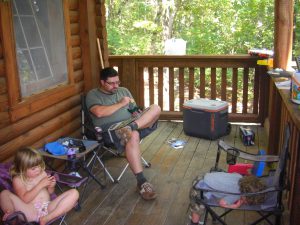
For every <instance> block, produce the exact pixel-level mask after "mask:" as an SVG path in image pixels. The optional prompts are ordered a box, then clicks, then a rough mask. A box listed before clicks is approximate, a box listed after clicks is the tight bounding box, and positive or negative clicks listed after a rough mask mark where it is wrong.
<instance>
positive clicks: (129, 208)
mask: <svg viewBox="0 0 300 225" xmlns="http://www.w3.org/2000/svg"><path fill="white" fill-rule="evenodd" d="M238 128H239V125H233V126H232V131H231V133H230V135H227V136H225V137H222V139H223V140H224V141H226V142H227V143H229V144H231V145H234V146H236V147H238V148H241V149H243V150H246V151H249V152H257V150H258V149H262V148H265V146H266V143H267V141H266V136H265V134H264V131H263V128H262V127H260V126H256V125H253V126H251V128H252V129H253V130H254V131H255V134H256V140H255V146H251V147H246V146H244V145H243V144H242V142H241V140H240V137H239V129H238ZM171 138H178V139H182V140H185V141H187V144H186V145H185V147H184V148H183V149H178V150H175V149H173V148H172V147H170V146H169V145H168V144H167V140H169V139H171ZM141 149H142V154H143V157H144V158H145V159H146V160H147V161H149V162H151V165H152V166H151V168H149V169H145V170H144V173H145V175H146V177H147V178H148V179H149V181H150V182H151V183H152V184H153V185H154V186H155V188H156V190H157V192H158V195H159V196H158V198H157V199H156V200H154V201H148V202H147V201H144V200H143V199H141V198H140V197H139V195H138V193H137V191H136V181H135V178H134V176H133V175H132V173H131V171H130V170H127V171H126V172H125V174H124V177H123V178H122V179H121V180H120V182H119V183H118V184H112V183H111V182H110V181H109V180H108V179H107V187H106V188H105V189H103V190H101V189H100V188H99V186H97V184H96V183H95V182H93V181H90V183H89V185H88V188H87V193H86V194H85V197H84V199H83V202H82V209H81V210H80V211H79V212H76V211H72V212H70V213H69V214H68V217H67V222H68V223H69V224H76V225H79V224H89V225H93V224H95V225H96V224H97V225H101V224H103V225H184V224H186V221H187V220H188V211H187V209H188V204H189V196H188V195H189V189H190V187H191V183H192V180H193V179H194V178H195V177H196V176H197V175H203V174H205V173H206V172H209V170H210V169H211V168H212V167H213V166H214V164H215V158H216V152H217V140H214V141H210V140H205V139H201V138H195V137H190V136H187V135H185V133H184V132H183V124H182V122H167V121H161V122H159V126H158V129H157V130H156V131H155V132H154V133H153V134H151V135H150V136H149V137H147V138H145V140H144V141H143V142H142V143H141ZM125 164H126V162H125V161H124V159H122V158H109V159H106V165H107V167H108V168H109V169H110V171H111V172H112V173H113V174H115V175H117V174H118V171H120V169H121V168H122V167H123V166H124V165H125ZM220 165H221V166H222V167H224V168H226V166H227V164H226V159H225V154H222V155H221V159H220ZM98 176H102V173H98ZM220 210H223V209H220ZM255 217H256V215H254V214H252V213H244V212H243V211H237V212H235V214H234V216H233V215H231V216H230V217H229V216H228V218H226V221H228V222H229V224H232V225H243V224H247V223H248V222H249V221H250V220H251V219H253V218H255ZM208 224H211V221H210V222H209V223H208Z"/></svg>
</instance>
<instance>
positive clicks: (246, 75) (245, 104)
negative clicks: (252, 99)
mask: <svg viewBox="0 0 300 225" xmlns="http://www.w3.org/2000/svg"><path fill="white" fill-rule="evenodd" d="M248 80H249V68H244V73H243V113H245V114H246V113H247V112H248Z"/></svg>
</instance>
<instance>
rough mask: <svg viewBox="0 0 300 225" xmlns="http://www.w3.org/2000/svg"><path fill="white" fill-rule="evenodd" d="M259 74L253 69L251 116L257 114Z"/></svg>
mask: <svg viewBox="0 0 300 225" xmlns="http://www.w3.org/2000/svg"><path fill="white" fill-rule="evenodd" d="M259 85H260V84H259V72H258V70H257V69H256V68H255V74H254V86H253V114H258V96H259V89H260V88H259Z"/></svg>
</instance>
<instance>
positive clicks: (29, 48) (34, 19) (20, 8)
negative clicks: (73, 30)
mask: <svg viewBox="0 0 300 225" xmlns="http://www.w3.org/2000/svg"><path fill="white" fill-rule="evenodd" d="M13 24H14V33H15V41H16V43H15V44H16V54H17V64H18V71H19V80H20V87H21V97H22V98H23V97H28V96H30V95H32V94H35V93H39V92H42V91H43V90H45V89H49V88H53V87H56V86H57V85H59V84H66V83H68V74H67V59H66V58H67V52H66V39H65V31H64V13H63V1H62V0H13Z"/></svg>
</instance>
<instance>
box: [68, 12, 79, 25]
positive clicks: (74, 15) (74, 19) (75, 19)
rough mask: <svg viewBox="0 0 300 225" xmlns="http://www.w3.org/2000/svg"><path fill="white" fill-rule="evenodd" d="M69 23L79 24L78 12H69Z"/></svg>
mask: <svg viewBox="0 0 300 225" xmlns="http://www.w3.org/2000/svg"><path fill="white" fill-rule="evenodd" d="M69 17H70V23H78V22H79V12H78V11H77V10H76V11H73V10H70V12H69Z"/></svg>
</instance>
